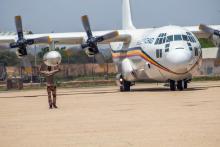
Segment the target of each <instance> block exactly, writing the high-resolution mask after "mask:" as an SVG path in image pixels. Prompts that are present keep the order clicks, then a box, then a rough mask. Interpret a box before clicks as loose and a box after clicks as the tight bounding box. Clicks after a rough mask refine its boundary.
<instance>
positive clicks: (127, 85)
mask: <svg viewBox="0 0 220 147" xmlns="http://www.w3.org/2000/svg"><path fill="white" fill-rule="evenodd" d="M120 91H121V92H128V91H131V82H129V81H125V80H124V81H123V82H122V85H121V86H120Z"/></svg>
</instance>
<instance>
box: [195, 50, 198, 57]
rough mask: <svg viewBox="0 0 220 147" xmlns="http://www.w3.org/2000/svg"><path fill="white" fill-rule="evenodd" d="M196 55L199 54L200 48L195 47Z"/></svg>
mask: <svg viewBox="0 0 220 147" xmlns="http://www.w3.org/2000/svg"><path fill="white" fill-rule="evenodd" d="M195 56H199V50H198V48H195Z"/></svg>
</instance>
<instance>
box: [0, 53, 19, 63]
mask: <svg viewBox="0 0 220 147" xmlns="http://www.w3.org/2000/svg"><path fill="white" fill-rule="evenodd" d="M0 62H1V63H5V64H6V65H7V66H16V65H19V64H20V61H19V58H18V57H17V55H16V53H15V52H12V51H1V53H0Z"/></svg>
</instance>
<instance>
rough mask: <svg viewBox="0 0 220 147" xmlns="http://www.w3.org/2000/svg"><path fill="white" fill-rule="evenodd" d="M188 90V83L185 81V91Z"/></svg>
mask: <svg viewBox="0 0 220 147" xmlns="http://www.w3.org/2000/svg"><path fill="white" fill-rule="evenodd" d="M187 88H188V81H184V89H187Z"/></svg>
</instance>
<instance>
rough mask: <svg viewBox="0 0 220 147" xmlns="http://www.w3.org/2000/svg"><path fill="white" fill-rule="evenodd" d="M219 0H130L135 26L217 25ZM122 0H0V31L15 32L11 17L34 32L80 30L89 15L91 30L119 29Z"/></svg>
mask: <svg viewBox="0 0 220 147" xmlns="http://www.w3.org/2000/svg"><path fill="white" fill-rule="evenodd" d="M219 6H220V0H131V7H132V16H133V21H134V25H135V26H136V27H137V28H148V27H160V26H165V25H180V26H192V25H198V24H200V23H204V24H216V25H217V24H220V7H219ZM121 11H122V10H121V0H62V1H61V0H0V31H15V25H14V16H16V15H21V16H22V19H23V27H24V29H26V30H31V31H32V32H34V33H49V32H79V31H83V27H82V24H81V19H80V17H81V16H82V15H85V14H87V15H89V18H90V23H91V26H92V30H93V31H98V30H116V29H121V26H122V21H121V17H122V13H121Z"/></svg>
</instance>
